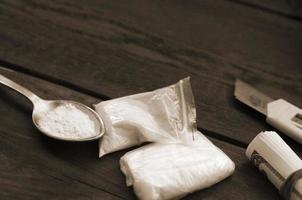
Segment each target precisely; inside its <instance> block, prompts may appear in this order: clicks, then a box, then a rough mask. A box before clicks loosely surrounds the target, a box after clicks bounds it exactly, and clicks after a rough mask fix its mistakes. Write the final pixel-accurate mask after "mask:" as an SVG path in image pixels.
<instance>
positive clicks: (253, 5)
mask: <svg viewBox="0 0 302 200" xmlns="http://www.w3.org/2000/svg"><path fill="white" fill-rule="evenodd" d="M227 1H229V2H231V3H236V4H240V5H243V6H247V7H250V8H254V9H257V10H261V11H264V12H267V13H271V14H274V15H279V16H282V17H285V18H288V19H292V20H295V21H298V22H302V17H301V16H299V15H294V14H292V13H286V12H283V11H281V10H277V9H274V8H270V7H265V6H261V5H259V4H257V2H256V3H255V2H248V1H242V0H227Z"/></svg>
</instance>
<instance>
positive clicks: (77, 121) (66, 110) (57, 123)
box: [38, 104, 98, 139]
mask: <svg viewBox="0 0 302 200" xmlns="http://www.w3.org/2000/svg"><path fill="white" fill-rule="evenodd" d="M38 124H39V126H40V128H41V129H43V130H44V131H45V132H47V133H49V134H52V135H54V136H57V137H62V138H72V139H75V138H79V139H80V138H89V137H93V136H95V135H97V134H98V133H97V132H96V128H95V123H94V121H93V120H92V119H90V118H89V115H88V114H86V113H85V112H83V111H81V110H80V109H78V108H77V107H76V106H74V105H72V104H65V105H61V106H58V107H56V108H55V109H54V110H52V111H50V112H47V113H46V114H45V115H44V116H43V117H42V118H41V119H40V120H39V122H38Z"/></svg>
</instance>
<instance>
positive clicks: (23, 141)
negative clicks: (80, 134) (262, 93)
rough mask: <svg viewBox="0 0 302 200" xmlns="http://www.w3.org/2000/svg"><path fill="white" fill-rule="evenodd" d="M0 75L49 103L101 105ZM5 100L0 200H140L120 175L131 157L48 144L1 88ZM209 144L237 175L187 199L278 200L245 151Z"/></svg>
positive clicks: (25, 108) (23, 105)
mask: <svg viewBox="0 0 302 200" xmlns="http://www.w3.org/2000/svg"><path fill="white" fill-rule="evenodd" d="M0 73H1V74H3V75H6V76H7V77H9V78H11V79H13V80H15V81H16V82H18V83H20V84H22V85H24V86H26V87H28V89H30V90H32V91H33V92H35V93H36V94H37V95H39V96H41V97H43V98H46V99H70V100H75V101H81V102H83V103H85V104H87V105H91V104H92V103H95V102H98V101H99V99H95V98H93V97H91V96H88V95H83V94H81V93H78V92H76V91H73V90H70V89H67V88H65V87H62V86H58V85H56V84H52V83H49V82H46V81H44V80H40V79H37V78H33V77H31V76H27V75H24V74H21V73H17V72H13V71H7V70H6V69H1V68H0ZM0 94H1V98H0V105H1V106H0V113H1V120H0V127H1V129H0V138H1V139H0V163H1V165H0V199H53V198H55V199H112V200H113V199H114V200H115V199H135V196H134V194H133V192H132V188H126V186H125V180H124V177H123V175H122V173H121V172H120V170H119V163H118V161H119V158H120V157H121V156H122V155H123V154H124V153H125V152H126V151H121V152H117V153H113V154H110V155H108V156H105V157H103V158H102V159H99V158H98V157H97V152H98V151H97V142H87V143H67V142H61V141H57V140H53V139H50V138H47V137H46V136H43V135H42V134H41V133H40V132H39V131H37V130H36V128H35V127H34V125H33V124H32V122H31V105H30V103H29V102H27V101H26V99H25V98H23V97H21V96H20V95H19V94H16V93H15V92H12V91H10V90H8V89H7V88H6V87H4V86H0ZM5 116H8V117H5ZM210 139H211V140H212V141H213V142H214V143H215V144H216V145H217V146H218V147H220V148H221V149H222V150H223V151H224V152H225V153H227V154H228V155H229V156H230V158H231V159H232V160H233V161H234V162H235V163H236V172H235V174H234V175H233V176H232V177H230V178H228V179H226V180H225V181H222V182H220V183H218V184H217V185H215V186H213V187H211V188H209V189H205V190H202V191H199V192H196V193H194V194H192V195H189V196H188V197H186V198H185V199H196V200H197V199H205V200H210V199H226V200H231V199H235V198H237V199H251V200H253V199H255V200H258V199H268V200H269V199H276V198H278V192H277V191H276V189H275V188H274V187H273V186H272V185H271V184H270V183H269V182H268V181H267V180H266V179H265V177H264V176H262V174H261V173H259V172H258V171H257V169H256V168H255V167H254V166H253V165H252V164H251V163H250V162H249V161H248V160H247V159H246V158H245V155H244V149H243V148H240V147H236V146H233V145H230V144H228V143H226V142H222V141H218V140H215V139H213V138H210ZM243 191H244V192H243Z"/></svg>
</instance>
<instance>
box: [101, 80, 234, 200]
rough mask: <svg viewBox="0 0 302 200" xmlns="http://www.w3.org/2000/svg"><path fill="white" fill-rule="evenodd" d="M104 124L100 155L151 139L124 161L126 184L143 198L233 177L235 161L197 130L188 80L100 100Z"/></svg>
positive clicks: (161, 197)
mask: <svg viewBox="0 0 302 200" xmlns="http://www.w3.org/2000/svg"><path fill="white" fill-rule="evenodd" d="M95 109H96V111H97V112H98V113H99V114H100V115H101V117H102V119H103V120H104V122H105V128H106V132H105V134H104V136H103V138H102V139H101V140H100V146H99V148H100V150H99V155H100V157H101V156H103V155H105V154H108V153H111V152H114V151H118V150H121V149H126V148H129V147H132V146H136V145H140V144H142V143H143V142H153V143H152V144H148V145H145V146H143V147H140V148H138V149H135V150H133V151H130V152H128V153H126V154H125V155H124V156H123V157H122V158H121V160H120V166H121V170H122V172H123V173H124V175H125V177H126V183H127V185H128V186H133V188H134V191H135V194H136V195H137V197H138V198H139V199H142V200H166V199H179V198H182V197H183V196H185V195H187V194H188V193H191V192H194V191H197V190H200V189H203V188H206V187H210V186H211V185H213V184H215V183H217V182H219V181H221V180H223V179H224V178H226V177H228V176H230V175H231V174H232V173H233V171H234V168H235V165H234V163H233V162H232V161H231V160H230V158H229V157H228V156H226V155H225V154H224V153H223V152H222V151H221V150H220V149H219V148H217V147H216V146H215V145H213V144H212V143H211V142H210V141H209V140H208V139H207V138H206V137H205V136H204V135H202V134H201V133H200V132H198V131H197V127H196V109H195V104H194V98H193V93H192V89H191V85H190V80H189V78H186V79H183V80H180V81H179V82H178V83H177V84H174V85H171V86H169V87H165V88H162V89H158V90H155V91H152V92H146V93H141V94H136V95H131V96H127V97H123V98H118V99H113V100H109V101H104V102H101V103H99V104H97V105H95Z"/></svg>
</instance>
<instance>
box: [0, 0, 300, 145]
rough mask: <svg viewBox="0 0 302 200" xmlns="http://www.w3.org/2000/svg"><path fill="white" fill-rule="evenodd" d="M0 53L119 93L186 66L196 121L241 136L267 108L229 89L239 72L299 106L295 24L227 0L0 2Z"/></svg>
mask: <svg viewBox="0 0 302 200" xmlns="http://www.w3.org/2000/svg"><path fill="white" fill-rule="evenodd" d="M0 12H1V15H0V43H1V45H0V59H2V60H4V61H8V62H11V63H14V64H17V65H20V66H22V67H23V68H25V69H27V70H30V71H32V72H35V73H36V74H38V75H41V76H43V77H50V78H53V77H55V78H56V80H60V81H64V82H66V83H69V84H71V85H73V86H76V87H78V88H85V89H86V90H88V91H90V92H91V93H94V94H99V95H102V96H105V97H108V98H116V97H120V96H124V95H130V94H134V93H138V92H144V91H148V90H153V89H157V88H159V87H163V86H166V85H168V84H172V83H174V82H176V81H177V80H178V79H180V78H184V77H186V76H191V78H192V85H193V90H194V93H195V98H196V104H197V111H198V126H199V128H201V129H202V130H205V131H207V132H209V133H212V135H213V136H215V137H222V138H224V139H229V140H235V141H237V142H238V143H240V144H242V145H243V146H246V145H247V144H248V143H249V142H250V141H251V140H252V138H254V136H255V135H256V134H257V133H259V132H260V131H262V130H267V129H272V127H270V126H268V125H266V123H265V121H264V117H263V116H261V115H260V114H258V113H256V112H254V111H252V110H251V109H249V108H247V107H245V106H244V105H242V104H241V103H239V102H237V101H236V100H234V98H233V83H234V79H235V78H236V77H240V78H242V79H244V80H246V81H247V82H249V83H251V84H252V85H255V86H256V87H258V88H259V89H261V90H262V91H263V92H265V93H267V94H268V95H271V96H272V97H275V98H278V97H283V98H285V99H287V100H288V101H290V102H292V103H294V104H295V105H297V106H300V107H302V104H301V102H302V101H301V99H302V87H301V86H302V70H301V69H302V68H301V67H300V66H301V58H300V57H301V52H302V35H301V32H302V25H301V23H300V22H298V21H293V20H290V19H287V18H284V17H282V16H278V15H275V14H271V13H265V12H263V11H261V10H257V9H254V8H250V7H247V6H244V5H240V4H235V3H230V2H228V1H196V0H190V1H186V3H184V2H183V1H131V2H127V3H121V2H117V1H102V2H100V1H95V0H90V1H85V3H83V2H82V1H70V0H64V1H51V2H50V1H46V0H39V1H38V0H4V1H1V3H0Z"/></svg>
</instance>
